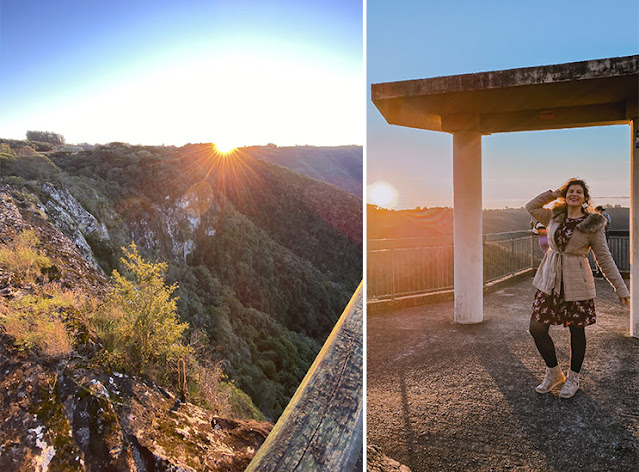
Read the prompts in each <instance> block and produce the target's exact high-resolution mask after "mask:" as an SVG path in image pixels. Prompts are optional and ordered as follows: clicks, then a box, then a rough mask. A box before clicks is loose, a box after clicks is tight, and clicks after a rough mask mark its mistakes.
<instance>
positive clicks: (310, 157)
mask: <svg viewBox="0 0 639 472" xmlns="http://www.w3.org/2000/svg"><path fill="white" fill-rule="evenodd" d="M242 150H243V151H245V152H246V153H247V154H249V155H250V156H252V157H255V158H257V159H261V160H263V161H267V162H270V163H272V164H277V165H280V166H284V167H288V168H289V169H291V170H294V171H295V172H299V173H301V174H305V175H308V176H309V177H313V178H315V179H318V180H323V181H324V182H327V183H329V184H333V185H335V186H337V187H339V188H341V189H343V190H346V191H347V192H350V193H352V194H353V195H355V196H356V197H358V198H362V196H363V148H362V146H355V145H350V146H317V147H316V146H292V147H278V146H275V145H267V146H251V147H246V148H242Z"/></svg>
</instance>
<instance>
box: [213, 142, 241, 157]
mask: <svg viewBox="0 0 639 472" xmlns="http://www.w3.org/2000/svg"><path fill="white" fill-rule="evenodd" d="M215 149H217V151H218V152H219V153H220V154H230V153H232V152H233V151H235V150H236V149H237V146H235V145H234V144H231V143H230V142H229V141H217V142H216V143H215Z"/></svg>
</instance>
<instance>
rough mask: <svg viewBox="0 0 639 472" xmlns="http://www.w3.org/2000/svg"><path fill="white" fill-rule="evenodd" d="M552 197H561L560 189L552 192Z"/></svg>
mask: <svg viewBox="0 0 639 472" xmlns="http://www.w3.org/2000/svg"><path fill="white" fill-rule="evenodd" d="M552 196H553V197H555V198H559V197H561V190H560V189H557V190H553V191H552Z"/></svg>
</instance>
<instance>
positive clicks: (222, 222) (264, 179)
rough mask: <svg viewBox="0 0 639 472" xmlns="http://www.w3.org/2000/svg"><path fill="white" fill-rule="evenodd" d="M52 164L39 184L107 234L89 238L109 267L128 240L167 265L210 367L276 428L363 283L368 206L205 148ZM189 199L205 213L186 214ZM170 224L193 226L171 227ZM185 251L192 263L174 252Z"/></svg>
mask: <svg viewBox="0 0 639 472" xmlns="http://www.w3.org/2000/svg"><path fill="white" fill-rule="evenodd" d="M49 156H50V158H51V160H50V161H49V160H47V159H46V158H43V157H38V159H40V162H42V163H44V167H45V168H46V167H47V165H49V163H50V167H51V170H50V171H48V172H47V173H41V174H40V177H37V176H36V177H35V178H39V179H41V180H49V181H52V182H53V183H54V184H57V185H62V186H64V187H65V188H66V189H68V190H69V191H70V192H71V193H72V194H73V195H74V196H75V198H77V199H78V200H79V201H80V203H81V204H82V205H83V206H84V208H86V209H87V210H88V211H89V212H90V213H92V214H93V215H94V216H95V217H96V218H97V219H98V220H99V221H100V222H101V223H102V224H104V225H105V226H106V227H107V229H108V231H109V236H110V239H109V240H103V239H99V238H97V237H91V236H88V237H87V241H88V243H89V244H90V246H91V248H92V250H93V252H94V255H95V257H96V259H97V260H98V262H99V264H100V265H101V266H102V268H103V269H104V270H105V271H106V272H107V273H110V272H111V271H112V270H113V269H114V268H117V261H118V259H119V257H120V256H121V253H120V249H119V248H120V246H126V245H128V244H129V242H130V240H131V239H134V240H135V241H136V243H137V245H138V247H139V249H140V253H141V255H143V256H144V257H145V258H146V259H150V260H165V261H168V262H169V268H168V273H167V277H168V283H169V284H173V283H176V282H177V283H178V285H179V289H178V290H177V291H176V292H175V295H177V296H178V299H177V308H178V313H179V314H180V317H181V319H182V320H183V321H186V322H188V323H189V325H190V330H191V331H193V330H196V329H203V330H205V332H206V334H207V338H208V339H209V340H210V343H211V346H210V354H211V356H212V358H213V360H215V361H221V362H222V367H223V369H224V372H225V374H226V375H227V376H228V378H229V379H230V380H233V381H234V382H235V384H236V385H237V386H238V387H239V388H241V389H242V390H243V391H245V392H246V393H248V394H249V395H250V396H251V398H252V399H253V401H254V402H255V403H256V404H257V405H258V407H259V408H260V410H261V411H262V412H264V414H265V415H267V417H269V418H270V419H276V418H277V417H278V416H279V414H281V412H282V410H283V408H284V407H285V406H286V404H287V402H288V401H289V399H290V397H291V396H292V395H293V393H294V392H295V389H296V388H297V385H298V384H299V382H300V381H301V379H302V378H303V377H304V375H305V373H306V371H307V370H308V368H309V367H310V365H311V363H312V362H313V360H314V358H315V356H316V355H317V353H318V352H319V349H320V347H321V345H322V343H323V342H324V340H325V338H326V336H327V335H328V334H329V332H330V330H331V329H332V327H333V325H334V323H335V322H336V321H337V319H338V318H339V316H340V314H341V312H342V310H343V309H344V307H345V306H346V304H347V303H348V300H349V299H350V297H351V295H352V293H353V291H354V290H355V288H356V287H357V284H358V283H359V281H360V280H361V277H362V274H361V266H362V251H361V220H362V218H361V215H362V204H361V200H359V199H357V198H355V197H353V196H352V195H350V194H348V193H346V192H344V191H342V190H339V189H337V188H336V187H333V186H331V185H327V184H323V183H321V182H319V181H316V180H314V179H311V178H308V177H305V176H301V175H299V174H295V173H294V172H291V171H289V170H287V169H284V168H281V167H278V166H274V165H271V164H268V163H265V162H261V161H258V160H256V159H254V158H252V157H251V156H250V155H249V154H248V153H244V154H241V155H237V156H234V157H230V158H228V159H227V160H224V159H221V158H220V157H219V156H216V155H215V154H214V153H213V152H212V148H211V146H210V145H187V146H184V147H182V148H175V147H150V146H134V145H128V144H125V143H111V144H109V145H106V146H96V147H95V148H94V149H90V148H89V149H87V150H85V151H82V152H75V153H66V152H57V153H56V152H54V153H50V154H49ZM3 159H9V158H8V157H7V158H3ZM11 159H13V158H11ZM21 159H24V158H21ZM34 159H35V158H34ZM0 165H4V164H2V163H0ZM3 168H9V167H3ZM9 169H10V171H11V172H9V174H5V173H4V172H3V173H2V175H3V176H5V175H17V176H20V177H22V178H24V179H32V178H34V177H33V175H35V172H33V171H29V172H25V171H24V169H23V168H22V167H21V166H16V165H15V163H12V166H11V167H10V168H9ZM189 191H190V194H191V195H197V198H198V200H197V201H198V203H197V205H195V206H194V207H189V208H187V209H186V210H185V209H184V208H185V205H187V206H188V205H189V204H188V203H185V201H186V200H185V195H188V194H189ZM42 198H46V196H42ZM180 212H181V213H180ZM174 214H175V215H178V216H179V215H185V214H188V215H190V217H189V218H186V217H184V216H181V217H178V216H174V217H172V218H173V219H172V220H171V221H172V222H171V223H169V222H168V220H167V218H169V217H171V215H174ZM176 218H177V219H176ZM193 218H197V220H198V222H199V223H198V226H197V228H195V227H194V226H192V224H191V223H190V222H189V221H190V219H193ZM187 240H188V241H190V242H191V243H190V244H192V245H193V248H192V250H191V251H190V253H189V255H188V257H186V259H185V258H184V256H183V255H182V254H181V253H180V251H177V252H176V249H175V248H176V244H184V243H185V241H187ZM178 247H181V246H178Z"/></svg>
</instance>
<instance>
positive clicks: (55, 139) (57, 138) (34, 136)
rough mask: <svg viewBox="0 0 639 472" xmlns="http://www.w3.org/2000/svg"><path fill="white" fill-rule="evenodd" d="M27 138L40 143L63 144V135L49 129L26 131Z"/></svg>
mask: <svg viewBox="0 0 639 472" xmlns="http://www.w3.org/2000/svg"><path fill="white" fill-rule="evenodd" d="M27 139H28V140H29V141H38V142H41V143H50V144H53V145H55V146H64V144H65V140H64V136H62V135H61V134H57V133H52V132H51V131H27Z"/></svg>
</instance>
